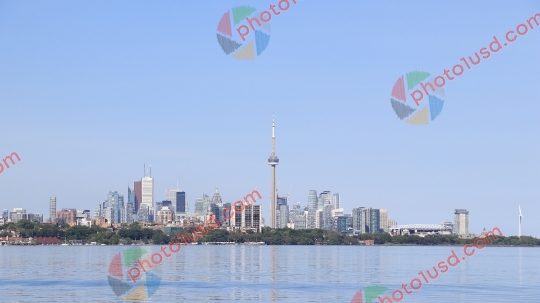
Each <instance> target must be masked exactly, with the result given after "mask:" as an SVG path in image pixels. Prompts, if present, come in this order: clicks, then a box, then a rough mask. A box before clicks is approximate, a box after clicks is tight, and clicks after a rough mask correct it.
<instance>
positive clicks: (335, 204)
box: [332, 193, 339, 209]
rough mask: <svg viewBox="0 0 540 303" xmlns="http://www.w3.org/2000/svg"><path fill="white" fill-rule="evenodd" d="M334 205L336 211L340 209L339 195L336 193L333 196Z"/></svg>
mask: <svg viewBox="0 0 540 303" xmlns="http://www.w3.org/2000/svg"><path fill="white" fill-rule="evenodd" d="M332 204H334V209H338V208H339V193H335V194H333V195H332Z"/></svg>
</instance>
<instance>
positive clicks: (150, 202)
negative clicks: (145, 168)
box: [141, 176, 154, 214]
mask: <svg viewBox="0 0 540 303" xmlns="http://www.w3.org/2000/svg"><path fill="white" fill-rule="evenodd" d="M141 196H142V197H141V205H145V206H146V207H148V211H149V214H153V211H154V179H153V178H152V177H150V176H145V177H144V178H142V179H141Z"/></svg>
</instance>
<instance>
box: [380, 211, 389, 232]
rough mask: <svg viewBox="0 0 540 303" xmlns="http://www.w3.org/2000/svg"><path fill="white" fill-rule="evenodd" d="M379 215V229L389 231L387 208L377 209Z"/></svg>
mask: <svg viewBox="0 0 540 303" xmlns="http://www.w3.org/2000/svg"><path fill="white" fill-rule="evenodd" d="M379 215H380V221H379V224H380V225H381V229H382V231H383V232H389V231H390V229H389V227H388V209H384V208H382V209H380V210H379Z"/></svg>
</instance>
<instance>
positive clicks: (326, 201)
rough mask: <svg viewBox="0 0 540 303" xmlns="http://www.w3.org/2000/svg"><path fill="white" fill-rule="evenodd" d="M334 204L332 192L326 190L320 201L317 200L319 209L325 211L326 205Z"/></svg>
mask: <svg viewBox="0 0 540 303" xmlns="http://www.w3.org/2000/svg"><path fill="white" fill-rule="evenodd" d="M328 204H332V197H331V195H330V191H328V190H325V191H323V192H322V193H321V194H320V195H319V199H317V209H321V210H322V209H324V206H325V205H328Z"/></svg>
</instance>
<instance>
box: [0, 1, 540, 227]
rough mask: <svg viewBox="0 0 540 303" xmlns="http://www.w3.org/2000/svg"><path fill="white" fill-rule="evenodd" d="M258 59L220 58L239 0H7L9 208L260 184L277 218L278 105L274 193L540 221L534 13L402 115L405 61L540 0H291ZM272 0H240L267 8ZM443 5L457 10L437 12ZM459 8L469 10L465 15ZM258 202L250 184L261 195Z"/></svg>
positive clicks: (429, 61) (424, 217) (532, 8)
mask: <svg viewBox="0 0 540 303" xmlns="http://www.w3.org/2000/svg"><path fill="white" fill-rule="evenodd" d="M297 2H298V3H297V4H296V5H294V6H292V7H291V8H290V9H289V10H288V11H287V13H286V14H281V15H279V17H276V18H274V19H272V21H271V26H272V27H271V29H272V32H271V37H270V42H269V44H268V47H267V48H266V49H265V50H264V52H263V53H262V54H261V55H260V56H257V58H255V59H254V60H250V61H241V60H235V59H232V58H229V57H227V56H226V55H225V54H224V52H223V50H222V49H221V48H220V46H219V44H218V42H217V39H216V28H217V26H218V22H219V20H220V18H221V17H222V16H223V13H224V12H226V11H227V10H229V9H231V8H232V7H235V6H239V5H246V2H238V1H230V0H226V1H220V2H216V3H213V4H212V5H209V4H208V3H202V2H177V1H161V2H152V3H150V2H127V1H115V2H109V1H92V2H70V1H55V2H19V1H2V2H0V41H2V42H1V43H0V66H1V67H2V68H0V104H2V107H1V109H0V113H1V114H2V119H0V157H2V159H3V158H4V157H5V156H7V155H9V154H11V153H12V152H17V153H18V154H19V156H20V157H21V161H20V162H18V163H17V164H16V165H14V166H12V167H10V168H9V169H8V170H5V171H4V172H3V173H2V174H0V208H2V209H4V208H5V209H9V210H12V209H13V208H14V207H23V208H26V209H27V210H28V211H29V212H36V213H43V214H44V217H47V214H48V203H49V197H50V196H56V197H57V209H61V208H64V207H72V208H78V209H88V208H90V210H92V211H93V210H94V209H95V207H97V205H98V203H101V202H103V201H104V200H105V199H106V198H107V193H108V192H109V190H116V191H118V192H119V193H121V194H123V195H124V196H125V197H127V187H128V185H129V186H133V182H134V181H137V180H140V178H141V177H142V173H143V165H144V164H146V166H147V168H148V167H149V165H152V177H153V178H154V182H155V183H154V192H155V196H154V198H155V200H156V201H161V200H164V199H165V190H166V189H172V188H176V184H177V180H178V183H179V188H180V189H182V190H184V191H185V192H186V199H187V201H189V203H190V211H193V205H194V202H195V198H196V197H198V196H200V195H202V193H203V192H205V193H207V194H211V193H212V192H213V190H214V189H215V187H216V186H218V187H219V191H220V194H221V196H222V197H223V201H227V202H234V201H236V200H237V199H239V198H241V197H244V196H245V194H246V193H248V192H251V191H252V190H253V189H255V188H257V189H258V190H259V191H260V192H261V195H262V196H263V199H262V201H263V202H261V203H263V205H264V206H263V215H264V218H265V220H266V224H267V225H268V218H269V202H270V166H269V165H268V156H269V155H270V152H271V126H272V112H274V113H275V121H276V154H277V155H278V156H279V159H280V162H279V165H278V166H277V167H276V175H277V177H276V179H277V181H278V182H279V181H280V180H281V183H280V187H279V192H280V194H282V195H284V194H286V193H287V191H288V190H289V188H291V186H292V189H291V192H290V197H291V200H290V202H291V203H295V202H300V203H301V204H302V205H303V206H304V205H306V204H307V197H308V191H309V190H310V189H315V190H317V192H318V193H320V192H322V191H324V190H329V191H331V192H332V193H335V192H339V193H340V198H341V199H340V200H341V201H340V204H341V206H342V208H344V209H345V210H346V212H347V213H350V211H351V209H352V208H354V207H359V206H370V207H373V208H386V209H388V210H389V217H390V218H392V219H395V220H396V221H397V222H398V224H413V223H433V224H437V223H440V222H442V221H453V213H454V210H455V209H456V208H465V209H468V210H469V212H470V217H469V219H470V226H469V230H470V231H471V232H473V233H478V232H480V231H481V230H482V229H483V228H484V227H485V228H487V229H492V228H494V227H499V228H500V229H501V230H502V231H503V233H504V234H505V235H517V233H518V215H519V212H518V205H521V209H522V213H523V221H522V233H523V235H533V236H536V237H539V236H540V225H539V224H538V223H537V222H535V218H536V217H537V216H538V214H539V213H540V204H539V203H538V201H540V194H539V191H538V188H539V185H538V184H539V182H540V159H539V158H540V138H539V137H538V136H537V135H535V130H537V129H539V126H540V123H539V122H538V121H539V120H538V117H537V113H538V112H540V103H539V102H538V100H539V99H540V90H539V85H538V80H539V79H540V78H539V76H538V71H539V70H540V59H539V57H538V51H539V50H540V27H538V28H535V29H533V30H529V32H528V33H527V34H526V35H524V36H519V37H518V39H517V40H516V41H515V42H513V43H512V44H510V45H508V46H507V47H504V48H503V49H502V50H501V51H500V52H497V53H496V54H492V56H490V57H489V58H488V59H485V60H483V61H482V63H481V64H479V65H477V66H475V67H474V68H472V69H471V70H467V72H465V73H464V74H463V75H462V76H460V77H459V78H458V79H456V80H454V81H452V82H449V83H446V85H445V87H444V89H445V93H446V99H445V103H444V107H443V109H442V112H441V113H440V115H439V116H438V117H437V119H436V120H434V121H432V122H430V123H429V124H428V125H423V126H415V125H408V124H406V123H404V122H403V121H400V120H399V119H398V118H397V117H396V114H395V113H394V111H393V109H392V106H391V103H390V93H391V90H392V87H393V85H394V83H395V82H396V80H397V79H398V77H400V76H401V75H403V74H405V73H407V72H410V71H416V70H420V71H426V72H429V73H432V74H441V73H442V72H443V70H444V69H445V68H446V69H448V68H451V67H452V66H453V65H454V64H456V63H458V62H459V61H460V58H462V57H464V56H465V57H466V56H472V55H474V53H475V52H477V51H478V50H479V49H480V48H481V47H485V46H487V45H488V44H489V43H490V42H491V41H492V40H493V36H497V37H499V38H500V37H504V34H505V33H506V32H507V31H509V30H512V29H515V28H516V26H517V25H519V24H520V23H524V22H526V21H527V20H528V19H529V18H531V17H532V16H534V15H535V14H537V13H540V3H539V2H538V1H520V2H518V3H514V2H503V3H496V5H495V4H493V3H492V2H489V1H476V2H473V3H471V2H468V1H453V2H448V3H438V2H432V1H417V2H414V3H409V2H407V3H401V2H364V1H362V2H360V1H342V2H339V3H328V2H316V1H297ZM275 3H277V1H263V0H260V1H259V0H257V1H249V5H251V6H253V7H257V8H260V9H263V8H264V9H266V8H267V7H268V5H269V4H275ZM441 15H444V16H447V18H443V19H441ZM457 20H459V22H458V21H457ZM257 203H259V201H257Z"/></svg>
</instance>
